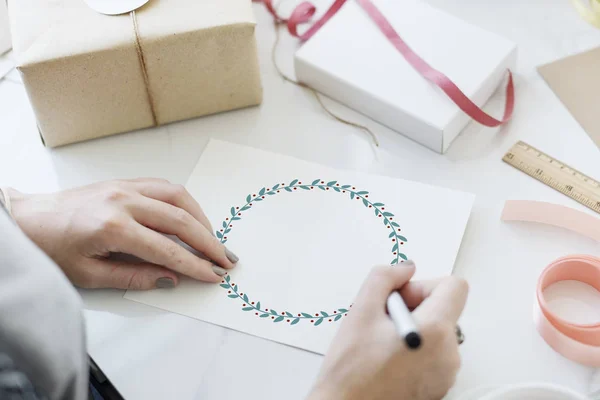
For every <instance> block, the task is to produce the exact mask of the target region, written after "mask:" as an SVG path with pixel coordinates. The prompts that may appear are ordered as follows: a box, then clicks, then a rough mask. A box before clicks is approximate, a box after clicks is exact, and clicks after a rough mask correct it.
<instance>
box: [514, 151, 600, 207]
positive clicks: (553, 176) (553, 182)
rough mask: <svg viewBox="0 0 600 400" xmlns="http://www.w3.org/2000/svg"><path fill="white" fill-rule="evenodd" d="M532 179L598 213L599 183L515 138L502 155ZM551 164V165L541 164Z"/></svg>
mask: <svg viewBox="0 0 600 400" xmlns="http://www.w3.org/2000/svg"><path fill="white" fill-rule="evenodd" d="M502 160H503V161H504V162H506V163H507V164H509V165H511V166H512V167H514V168H516V169H518V170H520V171H522V172H524V173H525V174H527V175H529V176H530V177H532V178H534V179H535V180H537V181H539V182H542V183H544V184H545V185H547V186H549V187H551V188H553V189H555V190H557V191H559V192H561V193H563V194H564V195H566V196H568V197H570V198H571V199H573V200H575V201H577V202H578V203H580V204H582V205H585V206H587V207H588V208H590V209H592V210H594V211H596V212H598V213H600V183H599V182H598V181H596V180H595V179H593V178H590V177H589V176H587V175H585V174H583V173H581V172H579V171H578V170H576V169H574V168H571V167H569V166H568V165H566V164H564V163H562V162H561V161H558V160H556V159H554V158H553V157H551V156H549V155H547V154H545V153H543V152H541V151H539V150H537V149H535V148H534V147H531V146H529V145H528V144H526V143H524V142H521V141H519V142H518V143H517V144H515V145H514V146H513V148H512V149H510V151H509V152H508V153H506V154H505V156H504V157H503V158H502ZM545 166H551V168H544V167H545Z"/></svg>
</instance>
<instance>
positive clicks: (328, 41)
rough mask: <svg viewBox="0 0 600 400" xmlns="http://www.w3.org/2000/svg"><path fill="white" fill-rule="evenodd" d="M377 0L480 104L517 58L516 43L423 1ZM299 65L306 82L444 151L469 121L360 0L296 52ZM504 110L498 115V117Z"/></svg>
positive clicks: (406, 36)
mask: <svg viewBox="0 0 600 400" xmlns="http://www.w3.org/2000/svg"><path fill="white" fill-rule="evenodd" d="M372 1H373V3H374V4H375V6H377V8H378V9H379V10H380V11H381V12H382V14H383V15H385V17H386V19H388V21H389V22H390V23H391V25H392V26H393V27H394V29H395V30H396V31H397V32H398V34H399V35H400V36H401V37H402V39H403V40H404V41H405V42H406V43H407V44H408V45H409V46H410V47H411V48H412V50H413V51H415V52H416V53H417V54H418V55H419V56H420V57H421V58H423V59H424V60H425V61H426V62H427V63H429V64H430V65H431V66H432V67H433V68H435V69H437V70H439V71H440V72H442V73H444V74H445V75H446V76H448V77H449V78H450V79H451V80H452V81H453V82H454V83H455V84H456V85H458V87H459V88H460V89H461V90H462V91H463V92H464V93H465V94H466V95H467V96H468V97H469V98H470V99H471V100H472V101H473V102H475V104H477V105H478V106H483V105H484V104H485V103H486V102H487V101H488V100H489V98H490V96H491V95H492V94H493V93H494V91H495V89H496V88H497V87H498V85H499V84H501V83H503V82H504V80H505V79H506V76H507V69H508V68H513V67H514V64H515V63H516V58H517V49H516V45H515V44H514V43H512V42H511V41H509V40H507V39H505V38H503V37H501V36H499V35H497V34H495V33H492V32H489V31H486V30H484V29H481V28H480V27H477V26H474V25H472V24H469V23H467V22H465V21H463V20H461V19H458V18H456V17H454V16H452V15H449V14H447V13H446V12H443V11H441V10H438V9H436V8H434V7H432V6H430V5H429V4H427V3H425V2H423V1H420V0H372ZM295 69H296V76H297V79H298V80H299V81H300V82H302V83H305V84H307V85H308V86H310V87H312V88H313V89H315V90H317V91H318V92H321V93H323V94H325V95H326V96H328V97H331V98H333V99H335V100H337V101H339V102H341V103H343V104H345V105H347V106H349V107H351V108H353V109H355V110H357V111H359V112H361V113H363V114H365V115H367V116H369V117H371V118H372V119H374V120H376V121H378V122H379V123H381V124H383V125H386V126H388V127H390V128H392V129H394V130H396V131H398V132H400V133H402V134H404V135H406V136H408V137H409V138H411V139H413V140H415V141H417V142H419V143H421V144H423V145H424V146H427V147H429V148H430V149H432V150H434V151H436V152H439V153H444V152H445V151H446V150H447V149H448V147H449V146H450V144H451V143H452V141H453V140H454V139H455V138H456V137H457V136H458V134H459V133H460V132H461V131H462V130H463V128H464V127H465V126H466V125H467V124H468V123H469V121H470V120H471V119H470V117H469V116H467V115H466V114H465V113H464V112H462V111H461V110H460V109H459V108H458V106H457V105H456V104H454V103H453V102H452V100H450V99H449V98H448V97H447V96H446V94H445V93H444V92H442V90H441V89H439V88H438V87H436V86H435V85H434V84H432V83H430V82H429V81H427V80H426V79H425V78H423V77H422V76H421V75H420V74H419V73H418V72H417V71H416V70H415V69H414V68H413V67H412V66H411V65H409V64H408V62H407V61H406V60H405V59H404V58H403V56H402V55H401V54H400V53H399V52H398V51H397V50H396V49H395V48H394V47H393V45H392V44H391V43H390V42H389V41H388V39H386V37H385V36H384V35H383V33H382V32H381V31H380V30H379V28H378V27H377V25H376V24H375V23H374V22H373V21H372V20H371V19H370V18H369V16H368V15H367V14H366V12H365V11H364V10H363V9H362V8H361V7H360V5H359V4H358V3H356V1H354V0H349V1H347V2H346V3H345V4H344V5H343V6H342V8H341V9H340V10H339V11H338V13H337V14H336V15H335V16H333V17H332V18H331V19H330V20H329V21H328V22H327V23H326V24H325V25H324V26H323V27H322V28H321V29H320V30H319V31H318V32H317V33H316V34H315V35H314V36H313V37H312V38H311V39H310V40H308V42H306V43H305V44H304V45H303V46H302V47H301V48H300V49H299V50H298V51H297V52H296V55H295ZM517 100H518V99H517ZM502 111H503V110H495V113H494V115H495V116H497V118H498V119H500V118H501V116H502Z"/></svg>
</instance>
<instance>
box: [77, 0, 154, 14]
mask: <svg viewBox="0 0 600 400" xmlns="http://www.w3.org/2000/svg"><path fill="white" fill-rule="evenodd" d="M84 1H85V3H86V4H87V5H88V6H89V7H90V8H92V9H93V10H95V11H97V12H99V13H101V14H106V15H119V14H126V13H128V12H131V11H133V10H137V9H138V8H140V7H141V6H143V5H144V4H146V3H147V2H148V1H150V0H84Z"/></svg>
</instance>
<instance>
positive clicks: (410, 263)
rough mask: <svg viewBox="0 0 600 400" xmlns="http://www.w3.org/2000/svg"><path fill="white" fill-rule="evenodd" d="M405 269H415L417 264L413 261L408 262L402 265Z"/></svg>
mask: <svg viewBox="0 0 600 400" xmlns="http://www.w3.org/2000/svg"><path fill="white" fill-rule="evenodd" d="M400 265H402V266H403V267H415V262H414V261H413V260H407V261H404V262H403V263H401V264H400Z"/></svg>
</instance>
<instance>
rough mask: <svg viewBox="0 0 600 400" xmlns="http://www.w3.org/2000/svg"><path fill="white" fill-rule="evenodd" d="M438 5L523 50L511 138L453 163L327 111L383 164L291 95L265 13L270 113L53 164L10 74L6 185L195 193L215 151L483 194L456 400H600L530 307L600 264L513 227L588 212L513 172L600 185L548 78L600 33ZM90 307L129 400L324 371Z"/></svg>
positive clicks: (94, 339) (162, 132) (187, 322)
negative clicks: (564, 399)
mask: <svg viewBox="0 0 600 400" xmlns="http://www.w3.org/2000/svg"><path fill="white" fill-rule="evenodd" d="M431 1H432V3H434V4H436V5H438V6H440V7H442V8H444V9H446V10H448V11H450V12H452V13H454V14H455V15H458V16H460V17H462V18H464V19H466V20H468V21H471V22H473V23H476V24H478V25H480V26H483V27H486V28H488V29H490V30H493V31H496V32H498V33H500V34H503V35H505V36H507V37H508V38H510V39H512V40H514V41H516V42H517V43H518V45H519V61H518V67H517V71H516V73H517V77H516V85H517V89H516V90H517V91H516V93H517V108H516V112H515V115H514V120H513V121H512V122H511V123H510V124H509V125H508V126H507V127H505V128H504V129H502V130H500V131H498V130H495V129H487V128H482V127H480V126H478V125H476V124H471V125H470V126H469V127H468V128H467V130H466V131H465V132H464V133H463V134H462V135H461V136H460V137H459V138H458V139H457V140H456V141H455V143H454V144H453V145H452V146H451V148H450V150H449V151H448V153H447V154H446V155H443V156H442V155H439V154H436V153H433V152H432V151H430V150H428V149H426V148H424V147H422V146H420V145H418V144H416V143H414V142H412V141H410V140H408V139H406V138H404V137H403V136H401V135H399V134H397V133H395V132H393V131H390V130H388V129H386V128H384V127H382V126H380V125H378V124H376V123H374V122H373V121H370V120H368V119H366V118H364V117H362V116H360V115H358V114H357V113H355V112H353V111H351V110H348V109H346V108H344V107H342V106H339V105H337V104H335V103H333V102H332V101H327V100H326V101H327V104H329V105H330V106H331V107H332V108H333V109H334V110H337V111H338V112H339V113H341V114H342V115H344V116H345V117H347V118H349V119H351V120H353V121H357V122H362V123H364V124H366V125H368V126H369V127H371V128H372V129H373V130H374V131H375V132H376V134H377V135H378V137H379V138H380V140H381V147H380V148H375V147H374V146H373V145H372V143H371V141H370V139H369V138H368V137H367V135H365V134H364V133H362V132H360V131H358V130H356V129H353V128H351V127H348V126H345V125H342V124H340V123H338V122H336V121H334V120H332V119H331V118H330V117H329V116H328V115H326V114H325V113H324V112H323V111H322V110H321V109H320V107H319V105H318V103H317V102H316V101H315V99H314V97H313V96H312V94H311V93H309V92H307V91H305V90H303V89H301V88H298V87H295V86H293V85H291V84H289V83H285V82H284V81H283V80H281V79H280V78H279V77H278V76H277V74H276V72H275V70H274V68H273V66H272V65H271V62H270V53H269V52H270V48H271V45H272V42H273V40H274V32H273V26H272V23H271V19H270V17H269V15H268V14H267V13H266V12H265V11H264V9H263V8H262V6H260V5H256V4H255V5H254V7H255V11H256V14H257V18H258V27H257V38H258V43H259V51H260V58H261V68H262V77H263V85H264V103H263V104H262V106H261V107H258V108H252V109H246V110H241V111H235V112H230V113H225V114H221V115H215V116H211V117H207V118H202V119H197V120H191V121H185V122H181V123H175V124H172V125H169V126H163V127H159V128H156V129H149V130H145V131H139V132H133V133H129V134H124V135H118V136H114V137H110V138H105V139H100V140H95V141H90V142H87V143H81V144H76V145H71V146H67V147H63V148H58V149H47V148H44V147H43V145H42V144H41V142H40V140H39V137H38V133H37V130H36V124H35V119H34V116H33V114H32V111H31V108H30V106H29V103H28V100H27V96H26V93H25V90H24V88H23V86H22V84H21V83H20V82H19V77H18V74H17V73H16V72H15V71H13V72H11V73H10V74H9V75H8V76H7V77H6V78H5V79H4V80H2V81H0V121H1V130H0V183H1V184H2V185H9V186H14V187H16V188H18V189H20V190H23V191H29V192H41V191H51V190H56V189H63V188H68V187H73V186H77V185H82V184H87V183H91V182H95V181H98V180H105V179H113V178H129V177H138V176H156V177H162V178H166V179H169V180H171V181H173V182H177V183H185V182H186V180H187V178H188V175H189V173H190V172H191V170H192V168H193V166H194V165H195V163H196V161H197V160H198V158H199V157H200V155H201V153H202V151H203V149H204V147H205V145H206V144H207V142H208V140H209V138H211V137H213V138H219V139H223V140H228V141H232V142H236V143H241V144H247V145H251V146H256V147H260V148H263V149H266V150H271V151H276V152H280V153H284V154H288V155H292V156H296V157H300V158H303V159H307V160H310V161H314V162H319V163H323V164H327V165H330V166H334V167H339V168H344V169H350V170H360V171H366V172H371V173H375V174H384V175H388V176H392V177H401V178H406V179H411V180H417V181H422V182H426V183H430V184H435V185H441V186H446V187H451V188H456V189H460V190H465V191H469V192H473V193H475V194H476V195H477V199H476V203H475V206H474V209H473V213H472V216H471V220H470V223H469V226H468V228H467V232H466V235H465V238H464V241H463V245H462V248H461V251H460V254H459V257H458V260H457V263H456V268H455V273H456V274H457V275H459V276H462V277H464V278H466V279H467V280H468V282H469V283H470V287H471V290H470V297H469V300H468V303H467V307H466V310H465V312H464V315H463V318H462V320H461V322H460V323H461V326H462V327H463V329H464V331H465V334H466V337H467V338H466V342H465V343H464V344H463V345H462V346H461V353H462V357H463V366H462V369H461V371H460V374H459V376H458V380H457V383H456V386H455V387H454V389H453V390H452V391H451V392H450V394H449V396H448V398H456V396H457V395H458V394H460V393H461V392H463V391H465V390H467V389H469V388H472V387H475V386H479V385H489V384H506V383H517V382H527V381H546V382H553V383H556V384H560V385H565V386H568V387H570V388H572V389H575V390H578V391H587V390H588V385H589V383H590V380H591V377H592V374H593V371H592V370H591V369H587V368H584V367H582V366H580V365H577V364H575V363H573V362H570V361H568V360H566V359H564V358H562V357H561V356H559V355H558V354H556V353H555V352H553V351H552V350H551V349H550V348H549V347H548V346H547V345H546V344H545V343H544V342H543V341H542V339H541V338H540V337H539V335H538V334H537V332H536V331H535V329H534V326H533V324H532V319H531V314H532V313H531V305H532V301H533V290H534V287H535V284H536V281H537V278H538V276H539V273H540V272H541V270H542V269H543V268H544V266H545V265H547V264H548V263H549V262H550V261H551V260H553V259H555V258H557V257H559V256H562V255H565V254H569V253H578V252H582V253H591V254H598V252H599V250H600V248H599V247H598V244H597V243H595V242H593V241H591V240H588V239H586V238H582V237H579V236H576V235H575V234H572V233H569V232H566V231H562V230H559V229H553V228H549V227H544V226H539V225H531V224H517V223H514V224H506V223H502V222H501V221H500V213H501V210H502V206H503V202H504V200H506V199H509V198H510V199H534V200H545V201H551V202H556V203H562V204H565V205H569V206H572V207H575V208H578V209H582V210H584V208H583V207H581V206H579V205H578V204H577V203H575V202H573V201H571V200H570V199H568V198H566V197H565V196H563V195H561V194H559V193H557V192H554V191H553V190H551V189H549V188H547V187H546V186H544V185H542V184H539V183H538V182H535V181H533V180H532V179H530V178H529V177H527V176H525V175H524V174H522V173H520V172H518V171H516V170H514V169H512V168H510V167H509V166H507V165H506V164H504V163H502V162H501V157H502V155H503V154H504V153H505V152H506V151H507V150H508V149H509V148H510V147H511V146H512V145H513V144H514V143H515V142H516V141H517V140H524V141H526V142H528V143H530V144H531V145H534V146H536V147H539V148H541V149H543V150H544V151H546V152H548V153H550V154H552V155H554V156H555V157H556V158H558V159H560V160H562V161H564V162H567V163H570V164H572V165H573V166H574V167H576V168H578V169H580V170H582V171H584V172H586V173H588V174H590V175H593V176H594V175H595V176H596V177H598V176H600V152H599V150H598V149H597V148H596V147H595V146H594V144H593V143H592V141H591V140H590V139H589V138H588V136H587V135H586V134H585V132H584V131H583V130H582V129H581V128H580V127H579V125H578V124H577V123H576V121H575V120H574V119H573V118H572V117H571V116H570V114H569V113H568V112H567V111H566V109H565V108H564V107H563V106H562V105H561V103H560V101H559V100H558V99H557V98H556V97H555V96H554V95H553V93H552V92H551V90H550V89H549V88H548V87H547V86H546V85H545V83H544V82H543V80H542V79H541V77H540V76H539V75H538V74H537V72H536V70H535V67H536V66H538V65H540V64H542V63H546V62H549V61H552V60H554V59H557V58H560V57H564V56H566V55H569V54H574V53H577V52H580V51H582V50H586V49H589V48H591V47H594V46H597V45H600V31H597V30H594V29H593V28H591V27H590V26H588V25H587V24H586V23H584V22H583V21H582V20H581V19H580V18H579V17H578V15H577V14H576V13H575V11H574V10H573V9H572V7H571V5H570V2H569V1H568V0H529V1H526V2H525V1H522V0H506V1H482V0H431ZM382 40H383V39H382ZM296 46H297V43H296V41H295V40H293V39H292V38H290V37H289V36H288V35H287V34H285V35H284V39H283V42H282V44H281V47H280V51H279V54H278V59H279V61H280V63H281V65H282V66H283V68H284V69H285V70H286V71H288V72H289V73H292V65H293V64H292V55H293V51H294V49H295V47H296ZM473 56H474V57H476V54H474V55H473ZM465 68H468V61H467V60H465ZM398 90H402V89H401V88H398ZM283 99H284V101H283ZM501 106H502V97H501V95H497V96H496V97H495V98H494V99H493V100H492V101H491V102H490V103H489V105H488V107H487V109H488V110H490V111H492V112H494V113H495V114H496V115H499V114H500V111H501ZM596 106H597V105H596ZM317 143H318V145H315V144H317ZM442 201H443V200H442ZM586 211H587V210H586ZM417 262H418V260H417ZM81 293H82V296H83V298H84V300H85V305H86V314H85V315H86V320H87V326H88V342H89V346H88V347H89V351H90V353H91V354H92V356H93V357H94V358H95V359H96V361H97V362H98V363H99V365H100V366H101V368H102V369H103V370H104V371H105V372H106V374H107V375H108V376H109V378H110V379H111V380H112V381H113V383H114V384H115V385H116V387H117V388H118V389H119V390H120V391H121V393H122V394H123V395H124V397H125V398H126V399H129V400H138V399H139V400H154V399H167V398H168V399H181V400H187V399H190V400H191V399H222V400H226V399H241V398H245V399H281V398H286V399H301V398H303V397H304V396H305V394H306V393H307V392H308V390H309V389H310V386H311V383H312V381H313V379H314V378H315V376H316V374H317V372H318V368H319V366H320V363H321V360H322V358H321V357H320V356H317V355H314V354H311V353H308V352H304V351H301V350H297V349H293V348H290V347H286V346H283V345H279V344H276V343H273V342H269V341H266V340H263V339H259V338H256V337H252V336H249V335H245V334H241V333H237V332H233V331H230V330H228V329H224V328H221V327H218V326H214V325H211V324H208V323H204V322H201V321H197V320H194V319H190V318H186V317H183V316H179V315H174V314H170V313H167V312H163V311H160V310H157V309H154V308H151V307H148V306H144V305H142V304H138V303H134V302H131V301H128V300H125V299H123V298H122V296H123V291H117V290H102V291H81Z"/></svg>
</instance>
